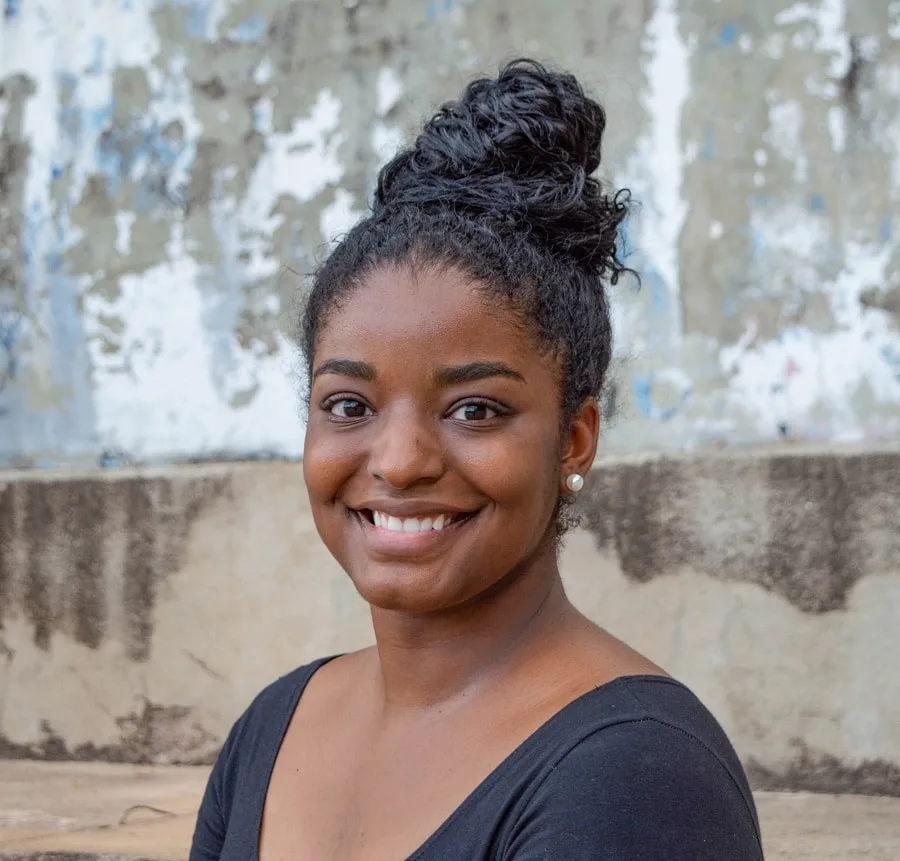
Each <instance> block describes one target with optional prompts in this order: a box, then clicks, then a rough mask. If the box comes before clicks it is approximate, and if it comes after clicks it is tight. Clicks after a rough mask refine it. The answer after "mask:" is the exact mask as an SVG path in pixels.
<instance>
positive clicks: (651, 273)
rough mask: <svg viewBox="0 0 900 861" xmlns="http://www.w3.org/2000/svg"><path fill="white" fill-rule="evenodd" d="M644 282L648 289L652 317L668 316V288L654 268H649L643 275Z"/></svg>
mask: <svg viewBox="0 0 900 861" xmlns="http://www.w3.org/2000/svg"><path fill="white" fill-rule="evenodd" d="M644 283H645V284H647V286H648V289H649V291H650V314H651V315H652V316H653V317H668V316H669V306H670V304H671V303H670V301H669V299H670V297H669V288H668V285H667V284H666V282H665V281H664V280H663V278H662V276H661V275H660V274H659V272H657V271H656V270H655V269H649V270H648V271H647V272H646V275H645V276H644Z"/></svg>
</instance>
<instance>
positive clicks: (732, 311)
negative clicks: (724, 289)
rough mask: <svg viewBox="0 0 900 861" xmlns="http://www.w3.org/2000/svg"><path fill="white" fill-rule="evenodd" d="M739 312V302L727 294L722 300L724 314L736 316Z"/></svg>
mask: <svg viewBox="0 0 900 861" xmlns="http://www.w3.org/2000/svg"><path fill="white" fill-rule="evenodd" d="M736 314H737V303H736V302H735V301H734V298H733V297H731V296H726V297H725V299H724V300H723V301H722V316H723V317H734V316H735V315H736Z"/></svg>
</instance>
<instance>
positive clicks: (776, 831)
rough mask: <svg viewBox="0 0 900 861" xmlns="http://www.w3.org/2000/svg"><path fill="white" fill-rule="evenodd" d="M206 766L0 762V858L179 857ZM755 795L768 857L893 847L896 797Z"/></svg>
mask: <svg viewBox="0 0 900 861" xmlns="http://www.w3.org/2000/svg"><path fill="white" fill-rule="evenodd" d="M206 776H207V770H206V769H203V768H184V767H180V768H165V767H160V766H154V767H149V768H148V767H134V766H110V765H98V764H92V765H72V764H65V765H49V764H44V763H25V762H22V763H3V762H0V861H13V859H15V861H25V859H27V861H100V859H102V861H118V859H125V858H131V859H135V858H154V859H172V860H173V861H179V859H185V858H187V852H188V847H189V846H190V839H191V834H192V831H193V825H194V820H195V816H196V811H197V808H198V806H199V802H200V797H201V794H202V792H203V786H204V781H205V779H206ZM756 804H757V808H758V811H759V816H760V823H761V828H762V833H763V842H764V845H765V852H766V858H767V859H768V861H847V859H851V858H853V859H866V861H895V859H896V858H897V857H898V856H900V800H898V799H893V798H862V797H859V796H842V797H835V796H823V795H809V794H787V793H768V792H762V793H756ZM723 861H724V859H723Z"/></svg>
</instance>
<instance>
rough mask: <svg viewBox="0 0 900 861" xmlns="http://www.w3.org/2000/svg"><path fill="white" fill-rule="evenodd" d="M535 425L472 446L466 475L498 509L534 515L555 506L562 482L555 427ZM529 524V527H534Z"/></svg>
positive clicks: (542, 424) (521, 427)
mask: <svg viewBox="0 0 900 861" xmlns="http://www.w3.org/2000/svg"><path fill="white" fill-rule="evenodd" d="M545 424H546V423H545V422H534V423H529V424H528V425H524V424H523V425H522V426H520V427H519V428H517V430H516V433H515V434H511V435H509V436H506V435H504V436H503V437H502V438H501V437H497V438H494V439H491V440H490V441H486V442H485V443H484V444H482V445H477V446H475V445H473V446H469V447H468V450H467V451H466V453H465V467H464V468H465V472H466V474H467V475H468V476H469V478H470V480H471V481H472V483H473V484H475V485H476V486H478V487H479V488H480V489H481V491H482V492H483V493H484V494H485V495H486V496H487V497H489V498H490V499H492V500H493V501H494V502H495V503H496V504H497V505H498V506H500V507H501V508H502V509H506V510H510V511H512V510H515V511H516V512H519V513H522V514H524V513H525V512H526V511H530V512H534V514H535V516H537V515H538V514H543V513H544V512H545V511H546V510H549V509H553V508H555V506H556V498H557V494H558V490H559V488H558V481H559V454H558V440H557V439H556V437H555V436H554V433H553V431H555V427H553V428H551V429H549V430H548V428H547V427H546V426H545ZM533 525H534V524H533V523H532V524H529V528H532V527H533Z"/></svg>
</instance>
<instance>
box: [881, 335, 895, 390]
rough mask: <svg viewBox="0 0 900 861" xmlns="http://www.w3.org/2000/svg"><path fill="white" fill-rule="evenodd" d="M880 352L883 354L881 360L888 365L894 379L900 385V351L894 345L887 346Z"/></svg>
mask: <svg viewBox="0 0 900 861" xmlns="http://www.w3.org/2000/svg"><path fill="white" fill-rule="evenodd" d="M879 352H880V353H881V358H882V359H884V360H885V362H887V363H888V366H889V367H890V369H891V373H892V374H893V375H894V379H895V380H897V382H898V383H900V350H898V349H897V348H896V347H894V346H893V345H892V344H885V345H884V346H883V347H882V348H881V350H880V351H879Z"/></svg>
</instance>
